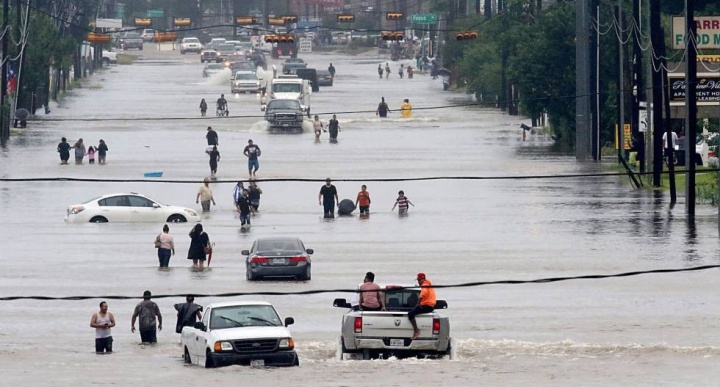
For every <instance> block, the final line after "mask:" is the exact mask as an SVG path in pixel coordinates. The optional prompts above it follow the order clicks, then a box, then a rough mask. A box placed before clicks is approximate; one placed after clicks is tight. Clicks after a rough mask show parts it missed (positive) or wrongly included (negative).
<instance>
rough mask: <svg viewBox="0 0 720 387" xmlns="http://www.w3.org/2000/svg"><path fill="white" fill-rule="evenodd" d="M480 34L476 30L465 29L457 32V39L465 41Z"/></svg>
mask: <svg viewBox="0 0 720 387" xmlns="http://www.w3.org/2000/svg"><path fill="white" fill-rule="evenodd" d="M477 37H478V34H477V32H475V31H463V32H458V33H457V34H455V40H457V41H458V42H461V41H464V40H474V39H477Z"/></svg>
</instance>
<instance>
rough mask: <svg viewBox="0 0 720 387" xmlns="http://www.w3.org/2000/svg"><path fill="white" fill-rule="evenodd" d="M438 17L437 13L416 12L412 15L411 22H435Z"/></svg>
mask: <svg viewBox="0 0 720 387" xmlns="http://www.w3.org/2000/svg"><path fill="white" fill-rule="evenodd" d="M437 19H438V18H437V15H435V14H432V13H425V14H423V13H416V14H414V15H412V16H411V17H410V22H411V23H413V24H435V23H437Z"/></svg>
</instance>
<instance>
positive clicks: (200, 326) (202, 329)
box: [194, 321, 206, 332]
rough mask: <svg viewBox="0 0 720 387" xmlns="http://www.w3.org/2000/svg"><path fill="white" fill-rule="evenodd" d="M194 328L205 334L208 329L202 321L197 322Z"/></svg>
mask: <svg viewBox="0 0 720 387" xmlns="http://www.w3.org/2000/svg"><path fill="white" fill-rule="evenodd" d="M194 327H195V329H199V330H201V331H203V332H204V331H205V329H206V327H205V323H203V322H202V321H198V322H196V323H195V325H194Z"/></svg>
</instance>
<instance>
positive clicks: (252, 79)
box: [230, 70, 260, 93]
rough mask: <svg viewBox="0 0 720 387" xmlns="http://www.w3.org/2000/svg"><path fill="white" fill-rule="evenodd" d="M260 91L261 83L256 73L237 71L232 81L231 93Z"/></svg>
mask: <svg viewBox="0 0 720 387" xmlns="http://www.w3.org/2000/svg"><path fill="white" fill-rule="evenodd" d="M258 90H260V81H259V80H258V77H257V74H256V73H255V72H254V71H248V70H240V71H236V72H235V74H233V78H232V79H231V80H230V92H232V93H246V92H247V93H257V92H258Z"/></svg>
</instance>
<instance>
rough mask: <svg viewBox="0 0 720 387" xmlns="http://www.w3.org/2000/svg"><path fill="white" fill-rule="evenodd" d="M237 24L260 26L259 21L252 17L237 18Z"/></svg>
mask: <svg viewBox="0 0 720 387" xmlns="http://www.w3.org/2000/svg"><path fill="white" fill-rule="evenodd" d="M235 24H237V25H239V26H249V25H253V24H258V20H257V18H254V17H252V16H238V17H236V18H235Z"/></svg>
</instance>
